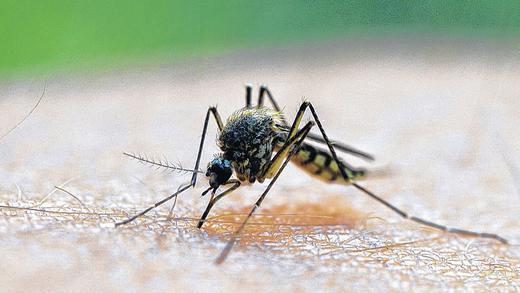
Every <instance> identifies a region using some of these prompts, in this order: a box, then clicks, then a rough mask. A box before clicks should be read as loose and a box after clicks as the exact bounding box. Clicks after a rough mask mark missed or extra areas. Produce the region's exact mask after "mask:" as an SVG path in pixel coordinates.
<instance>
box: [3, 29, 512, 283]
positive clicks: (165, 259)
mask: <svg viewBox="0 0 520 293" xmlns="http://www.w3.org/2000/svg"><path fill="white" fill-rule="evenodd" d="M515 44H517V43H501V44H497V43H493V42H491V41H484V40H471V39H468V40H463V41H460V40H459V41H456V40H453V39H428V40H426V39H418V40H414V39H399V38H396V39H369V40H367V39H351V40H347V41H338V42H334V43H329V44H321V45H313V44H308V45H305V46H302V47H290V48H272V49H264V50H259V51H253V52H236V53H230V54H229V55H223V56H217V57H213V58H209V59H199V60H191V61H186V62H182V63H177V64H166V65H161V66H150V67H142V68H127V69H120V70H117V71H114V72H100V73H91V74H82V75H78V76H75V77H70V76H62V77H53V78H50V79H49V81H48V85H47V93H46V99H45V102H44V103H42V104H41V105H40V106H39V108H38V111H36V112H35V113H34V115H33V116H31V118H30V119H28V120H27V121H26V122H25V123H24V124H23V125H22V126H21V127H20V128H18V129H17V130H16V131H14V132H13V133H11V134H10V135H9V137H7V138H6V139H5V140H4V141H2V142H1V143H0V160H1V162H0V200H1V204H2V205H4V207H2V208H0V214H1V215H0V255H2V269H3V273H2V274H0V282H1V283H2V286H3V287H2V288H4V289H5V290H8V291H21V290H25V291H29V290H38V291H61V292H68V291H80V290H81V291H127V290H129V289H130V290H131V289H134V290H135V291H142V290H150V291H162V292H164V291H165V290H168V291H171V290H180V289H184V290H186V289H190V290H191V291H197V292H202V291H207V290H208V289H212V290H215V291H222V292H223V291H228V290H242V291H243V290H246V289H255V290H262V291H268V290H290V291H296V290H304V291H316V290H318V289H336V290H341V291H355V292H359V291H366V290H368V289H372V290H373V291H385V292H386V291H403V290H416V291H426V290H434V291H438V290H447V289H458V290H468V289H473V290H499V289H501V290H515V289H516V290H518V289H519V288H520V277H519V276H520V271H519V266H520V248H519V246H518V245H519V243H520V231H519V229H518V214H520V206H519V199H520V193H519V192H520V189H519V184H518V182H520V178H519V177H518V176H519V175H518V174H519V172H518V168H519V167H518V166H520V152H519V150H520V140H519V139H518V129H517V128H518V127H517V125H520V120H519V119H520V118H519V117H520V116H518V113H519V112H520V98H519V93H520V83H518V80H520V70H519V68H520V66H519V65H520V64H519V63H520V56H519V55H518V51H517V49H516V48H517V46H516V45H515ZM246 82H253V83H255V84H259V83H265V84H267V85H269V87H270V89H271V90H272V92H273V94H274V95H275V97H276V98H277V101H278V103H279V104H280V106H281V107H282V108H283V109H284V112H285V113H286V116H287V120H288V121H291V120H292V119H294V115H295V113H296V111H297V109H298V107H299V105H300V103H301V101H302V97H305V99H307V100H310V101H312V103H313V104H314V105H315V107H316V110H317V112H318V115H320V118H322V122H323V126H324V127H325V129H326V131H327V133H328V135H329V136H330V137H331V138H332V139H334V140H339V141H342V142H345V143H347V144H350V145H353V146H355V147H357V148H360V149H361V150H364V151H367V152H369V153H372V154H374V155H375V156H376V159H377V161H376V162H375V163H374V164H367V163H366V162H363V161H361V160H359V159H352V158H351V157H349V156H346V155H341V157H342V158H343V159H344V160H345V161H347V162H348V163H350V164H352V165H354V166H358V167H367V168H368V170H373V171H372V172H370V171H369V173H368V175H367V178H366V179H364V180H363V181H361V182H360V184H362V185H363V186H366V187H367V188H369V189H371V190H373V191H374V192H376V193H377V194H379V195H380V196H381V197H384V198H385V199H387V200H389V201H391V202H392V203H394V204H395V205H397V206H399V207H402V208H403V209H404V210H406V211H408V212H410V213H411V214H414V215H417V216H422V217H424V218H427V219H431V220H434V221H436V222H439V223H442V224H446V225H448V226H456V227H460V228H466V229H471V230H477V231H485V232H492V233H498V234H500V235H501V236H504V237H505V238H507V239H508V240H510V241H511V245H509V246H505V245H500V244H497V243H496V242H494V241H492V240H482V239H474V238H463V237H459V236H454V235H450V234H443V233H439V232H437V231H434V230H432V229H429V228H424V227H421V226H420V225H416V224H413V223H409V222H406V221H403V220H401V219H400V218H399V217H397V216H395V215H394V214H393V213H391V212H389V211H388V210H387V209H385V208H384V207H382V206H380V205H378V204H377V203H376V202H374V201H373V200H371V199H369V198H367V197H366V196H364V195H363V194H361V193H359V192H357V191H355V190H354V189H353V188H351V187H345V186H341V185H328V184H326V183H325V182H323V181H320V180H316V179H313V178H312V177H310V176H308V175H306V174H305V173H304V172H303V171H302V170H300V169H299V168H297V166H294V165H289V166H288V167H287V170H286V171H285V173H284V174H282V176H280V179H279V180H278V182H277V184H276V185H275V186H274V187H273V189H272V190H271V192H270V193H269V195H268V196H267V198H266V200H265V201H264V203H263V205H262V207H261V208H260V209H259V210H258V215H257V216H255V217H253V218H252V219H251V221H250V224H249V225H248V226H246V229H245V230H244V234H243V237H242V241H241V242H240V243H238V244H237V245H236V246H235V247H234V249H233V251H232V253H231V254H230V256H229V258H228V259H227V261H226V262H225V263H224V264H223V265H222V266H215V265H214V264H213V261H214V260H215V257H216V256H217V255H218V253H219V252H220V250H221V249H222V247H223V245H224V242H225V241H226V240H227V239H229V238H228V237H229V235H230V233H232V232H233V231H234V230H235V229H236V228H237V227H238V226H239V224H240V221H241V220H242V219H243V218H244V216H245V213H247V211H249V209H250V205H251V204H252V203H253V202H254V201H255V200H256V199H257V197H258V196H259V195H260V194H261V192H262V191H263V188H264V187H265V186H266V183H264V184H263V185H262V184H259V183H256V184H254V185H252V186H245V187H241V188H240V189H239V190H238V191H236V192H234V193H233V194H231V195H229V196H227V197H226V198H224V199H223V200H221V201H219V202H218V203H217V205H216V206H215V208H214V209H213V210H212V212H211V215H210V216H209V217H208V222H206V223H205V225H204V227H203V229H202V230H198V229H196V228H195V226H196V225H197V220H198V218H199V217H200V215H201V213H202V212H203V210H204V208H205V206H206V204H207V202H208V200H209V199H208V198H207V196H206V197H202V198H201V197H200V194H201V193H202V191H204V190H205V189H206V188H207V186H208V183H207V180H205V179H204V178H203V176H202V175H201V177H200V178H199V182H198V184H197V187H196V188H195V189H190V190H188V191H186V192H185V193H184V194H183V195H182V196H181V197H179V198H178V200H177V204H176V208H175V210H174V213H173V214H172V218H168V213H169V209H170V207H171V204H168V205H164V206H162V207H160V208H158V209H155V210H153V211H152V212H150V213H149V214H148V215H146V216H145V217H143V218H141V219H138V220H137V221H135V222H133V223H130V224H128V225H126V226H122V227H119V228H117V229H115V228H113V227H111V225H112V224H113V223H114V222H116V221H120V220H123V219H125V218H126V217H127V216H129V215H132V214H134V213H136V212H138V211H140V210H142V209H143V208H145V207H148V206H149V205H150V204H153V203H154V202H156V201H157V200H159V199H161V198H163V197H165V196H167V195H169V194H170V193H172V192H174V191H175V190H176V189H177V188H178V186H179V185H180V184H182V183H186V182H188V181H189V179H190V174H177V173H169V172H162V171H156V170H155V169H153V168H149V167H147V166H144V165H141V164H138V163H137V162H136V161H134V160H131V159H129V158H127V157H125V156H123V155H122V152H125V151H126V152H136V153H145V154H147V155H149V156H153V157H156V158H167V159H168V160H171V161H176V160H179V161H180V162H182V164H183V166H184V167H186V168H190V167H192V166H193V165H194V163H195V158H196V151H197V150H196V148H197V146H198V143H199V139H200V132H201V130H202V124H203V119H204V115H205V113H206V110H207V108H208V106H210V105H216V104H218V109H219V112H220V114H221V116H222V118H223V119H226V118H227V116H228V115H230V114H231V113H233V111H235V110H237V109H238V108H241V107H243V106H244V103H245V100H244V88H243V84H244V83H246ZM42 84H43V82H42V83H41V84H38V83H35V82H34V81H32V82H29V81H27V82H26V81H19V82H13V83H9V84H2V85H1V86H0V89H1V91H0V95H1V99H0V111H1V113H0V126H2V127H4V125H7V126H5V128H8V126H9V125H12V123H10V122H12V121H16V120H17V119H16V118H19V117H21V116H23V114H24V113H25V112H26V111H27V109H28V108H29V107H30V106H31V104H32V103H33V100H34V97H35V96H37V95H38V93H39V92H40V91H41V87H42ZM256 89H257V88H256ZM28 92H29V93H28ZM255 94H256V92H255ZM305 119H307V118H305ZM305 119H304V122H305V121H306V120H305ZM212 123H213V122H211V123H210V127H209V130H208V137H207V141H206V149H205V151H204V153H203V157H202V158H203V160H202V162H201V166H206V164H207V163H208V162H209V161H210V160H211V159H212V155H213V154H214V153H217V152H218V151H219V149H218V147H217V145H216V144H215V139H216V132H215V130H216V125H215V124H212ZM266 181H267V180H266ZM54 186H58V187H60V188H62V189H56V188H54ZM64 190H65V191H67V192H69V193H70V194H72V195H74V196H75V197H76V198H74V197H73V196H71V195H70V194H69V193H67V192H65V191H64ZM6 205H9V206H12V207H11V208H6V207H5V206H6ZM20 207H25V209H21V208H20ZM29 207H30V208H31V209H32V210H27V208H29ZM41 210H45V211H46V212H42V211H41Z"/></svg>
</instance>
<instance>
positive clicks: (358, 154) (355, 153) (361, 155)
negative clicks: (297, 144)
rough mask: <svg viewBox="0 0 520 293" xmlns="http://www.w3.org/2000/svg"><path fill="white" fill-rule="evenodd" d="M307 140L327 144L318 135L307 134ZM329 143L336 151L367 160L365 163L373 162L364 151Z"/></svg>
mask: <svg viewBox="0 0 520 293" xmlns="http://www.w3.org/2000/svg"><path fill="white" fill-rule="evenodd" d="M307 138H308V139H309V140H312V141H316V142H319V143H323V144H326V143H327V142H326V141H325V140H324V139H323V138H322V137H321V136H320V135H319V134H314V133H309V135H307ZM331 143H332V145H333V146H334V148H335V149H336V150H338V151H342V152H344V153H347V154H350V155H353V156H356V157H359V158H362V159H364V160H367V161H374V160H375V158H374V156H373V155H371V154H369V153H366V152H364V151H361V150H358V149H356V148H354V147H352V146H349V145H347V144H344V143H342V142H339V141H331Z"/></svg>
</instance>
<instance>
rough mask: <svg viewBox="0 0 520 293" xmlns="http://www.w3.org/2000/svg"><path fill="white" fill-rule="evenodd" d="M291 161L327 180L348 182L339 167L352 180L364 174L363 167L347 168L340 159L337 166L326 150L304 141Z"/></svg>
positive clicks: (315, 175)
mask: <svg viewBox="0 0 520 293" xmlns="http://www.w3.org/2000/svg"><path fill="white" fill-rule="evenodd" d="M282 145H283V144H282ZM291 161H292V162H293V163H294V164H296V165H297V166H298V167H300V168H302V169H303V170H305V171H306V172H307V173H309V174H311V175H313V176H314V177H316V178H318V179H321V180H324V181H327V182H334V183H343V184H348V183H350V182H349V181H345V180H344V179H343V176H342V175H341V172H340V169H339V168H343V170H344V171H345V173H346V174H347V176H348V177H349V178H350V179H352V180H356V179H359V178H361V177H363V176H364V175H365V171H364V170H363V169H354V168H349V167H347V165H346V164H345V163H344V162H343V161H341V160H340V165H339V166H338V164H337V163H336V162H335V161H334V159H333V158H332V155H331V154H330V152H329V151H328V150H327V151H326V150H323V149H320V148H317V147H315V146H313V145H310V144H306V143H304V144H303V145H302V146H301V147H300V150H299V151H298V152H297V153H296V154H295V155H294V156H293V157H292V158H291Z"/></svg>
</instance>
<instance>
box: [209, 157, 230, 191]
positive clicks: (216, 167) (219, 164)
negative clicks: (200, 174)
mask: <svg viewBox="0 0 520 293" xmlns="http://www.w3.org/2000/svg"><path fill="white" fill-rule="evenodd" d="M232 174H233V170H232V169H231V162H230V161H229V160H226V159H224V158H223V157H222V156H218V157H216V158H214V159H213V160H212V161H211V162H209V164H208V169H207V171H206V176H207V177H208V178H209V185H210V186H211V187H212V188H213V189H214V190H216V189H217V188H218V187H219V186H220V185H222V184H224V183H225V182H226V181H228V179H229V177H231V175H232Z"/></svg>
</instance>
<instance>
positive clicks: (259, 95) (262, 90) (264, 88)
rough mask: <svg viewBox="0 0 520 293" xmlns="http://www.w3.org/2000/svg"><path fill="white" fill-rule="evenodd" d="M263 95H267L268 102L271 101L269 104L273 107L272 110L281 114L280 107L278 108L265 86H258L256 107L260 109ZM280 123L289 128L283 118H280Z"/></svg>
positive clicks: (262, 103)
mask: <svg viewBox="0 0 520 293" xmlns="http://www.w3.org/2000/svg"><path fill="white" fill-rule="evenodd" d="M264 95H267V97H268V98H269V100H270V101H271V104H272V105H273V108H274V109H275V110H276V112H282V110H281V109H280V106H278V103H277V102H276V100H275V99H274V97H273V94H272V93H271V91H270V90H269V88H268V87H267V86H266V85H261V86H260V92H259V93H258V107H262V106H263V105H264ZM282 122H283V124H284V125H285V126H289V124H288V123H287V120H285V117H283V116H282Z"/></svg>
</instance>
